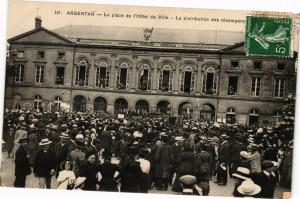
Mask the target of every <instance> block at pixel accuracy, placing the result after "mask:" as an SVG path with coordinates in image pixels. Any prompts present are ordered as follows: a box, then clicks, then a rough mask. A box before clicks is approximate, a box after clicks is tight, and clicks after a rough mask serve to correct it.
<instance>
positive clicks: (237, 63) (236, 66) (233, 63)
mask: <svg viewBox="0 0 300 199" xmlns="http://www.w3.org/2000/svg"><path fill="white" fill-rule="evenodd" d="M238 67H239V62H238V61H231V65H230V68H233V69H235V68H238Z"/></svg>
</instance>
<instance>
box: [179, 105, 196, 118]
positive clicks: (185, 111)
mask: <svg viewBox="0 0 300 199" xmlns="http://www.w3.org/2000/svg"><path fill="white" fill-rule="evenodd" d="M178 115H180V116H181V117H182V118H183V119H189V118H191V117H192V115H193V105H192V104H191V103H189V102H183V103H181V104H180V105H179V107H178Z"/></svg>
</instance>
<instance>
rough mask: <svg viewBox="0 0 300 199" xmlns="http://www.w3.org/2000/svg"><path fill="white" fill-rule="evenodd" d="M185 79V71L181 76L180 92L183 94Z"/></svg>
mask: <svg viewBox="0 0 300 199" xmlns="http://www.w3.org/2000/svg"><path fill="white" fill-rule="evenodd" d="M184 77H185V74H184V71H183V72H181V73H180V74H179V82H180V91H181V92H183V91H184Z"/></svg>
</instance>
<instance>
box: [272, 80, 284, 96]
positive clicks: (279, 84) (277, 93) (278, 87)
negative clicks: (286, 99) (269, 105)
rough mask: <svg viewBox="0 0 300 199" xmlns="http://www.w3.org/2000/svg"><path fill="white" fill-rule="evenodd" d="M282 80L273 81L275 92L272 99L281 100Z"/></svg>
mask: <svg viewBox="0 0 300 199" xmlns="http://www.w3.org/2000/svg"><path fill="white" fill-rule="evenodd" d="M284 84H285V82H284V80H283V79H276V80H275V92H274V97H275V98H282V97H283V95H284Z"/></svg>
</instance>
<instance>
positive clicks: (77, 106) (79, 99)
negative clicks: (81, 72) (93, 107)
mask: <svg viewBox="0 0 300 199" xmlns="http://www.w3.org/2000/svg"><path fill="white" fill-rule="evenodd" d="M73 111H75V112H85V111H86V100H85V97H83V96H82V95H77V96H76V97H74V101H73Z"/></svg>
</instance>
